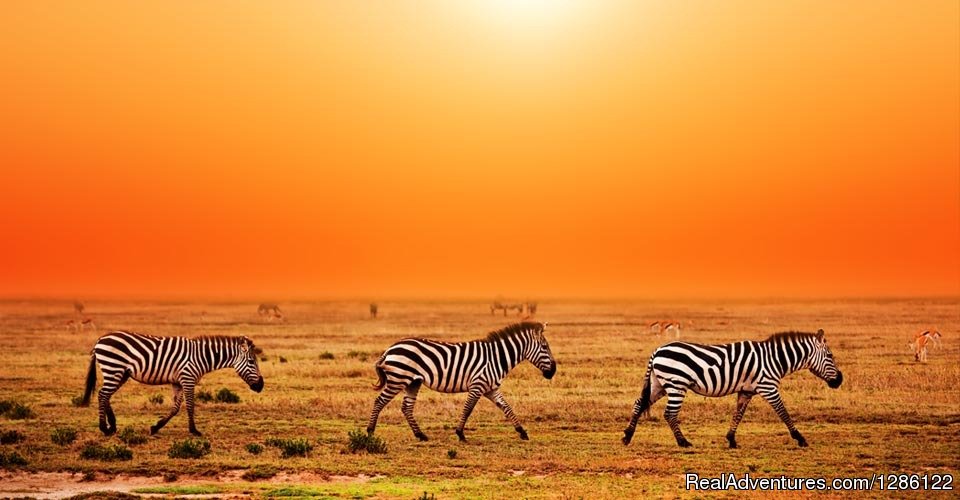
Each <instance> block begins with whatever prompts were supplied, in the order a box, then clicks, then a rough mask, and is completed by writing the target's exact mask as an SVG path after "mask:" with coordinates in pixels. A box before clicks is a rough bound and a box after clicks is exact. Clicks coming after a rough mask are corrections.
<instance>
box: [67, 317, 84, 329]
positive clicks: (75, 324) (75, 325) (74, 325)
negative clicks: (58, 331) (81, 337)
mask: <svg viewBox="0 0 960 500" xmlns="http://www.w3.org/2000/svg"><path fill="white" fill-rule="evenodd" d="M64 326H66V327H67V330H78V329H80V322H79V321H77V320H75V319H68V320H67V321H66V322H64Z"/></svg>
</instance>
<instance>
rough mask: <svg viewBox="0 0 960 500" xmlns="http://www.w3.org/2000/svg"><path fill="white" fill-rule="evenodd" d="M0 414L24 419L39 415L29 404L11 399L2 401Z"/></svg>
mask: <svg viewBox="0 0 960 500" xmlns="http://www.w3.org/2000/svg"><path fill="white" fill-rule="evenodd" d="M0 415H3V416H4V417H6V418H9V419H10V420H24V419H28V418H33V417H36V416H37V414H36V413H34V412H33V410H31V409H30V407H29V406H27V405H25V404H23V403H21V402H19V401H10V400H3V401H0Z"/></svg>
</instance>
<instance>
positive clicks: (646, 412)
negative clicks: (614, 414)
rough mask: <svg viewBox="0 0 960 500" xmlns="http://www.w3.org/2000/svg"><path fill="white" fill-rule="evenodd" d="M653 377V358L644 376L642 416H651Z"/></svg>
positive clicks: (641, 399)
mask: <svg viewBox="0 0 960 500" xmlns="http://www.w3.org/2000/svg"><path fill="white" fill-rule="evenodd" d="M652 375H653V356H650V361H649V362H648V363H647V373H646V375H644V376H643V391H641V392H640V415H643V416H645V417H649V416H650V390H651V384H650V377H651V376H652Z"/></svg>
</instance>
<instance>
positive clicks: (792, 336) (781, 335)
mask: <svg viewBox="0 0 960 500" xmlns="http://www.w3.org/2000/svg"><path fill="white" fill-rule="evenodd" d="M816 336H817V334H816V333H810V332H795V331H789V332H778V333H774V334H773V335H770V336H769V337H767V338H766V340H764V342H775V341H777V340H802V339H807V338H810V337H816Z"/></svg>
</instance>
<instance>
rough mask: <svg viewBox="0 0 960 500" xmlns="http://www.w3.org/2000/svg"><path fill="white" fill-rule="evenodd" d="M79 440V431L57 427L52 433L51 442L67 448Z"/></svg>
mask: <svg viewBox="0 0 960 500" xmlns="http://www.w3.org/2000/svg"><path fill="white" fill-rule="evenodd" d="M76 440H77V430H76V429H74V428H73V427H57V428H56V429H54V430H53V431H51V432H50V441H53V444H58V445H60V446H67V445H69V444H72V443H73V442H74V441H76Z"/></svg>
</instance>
